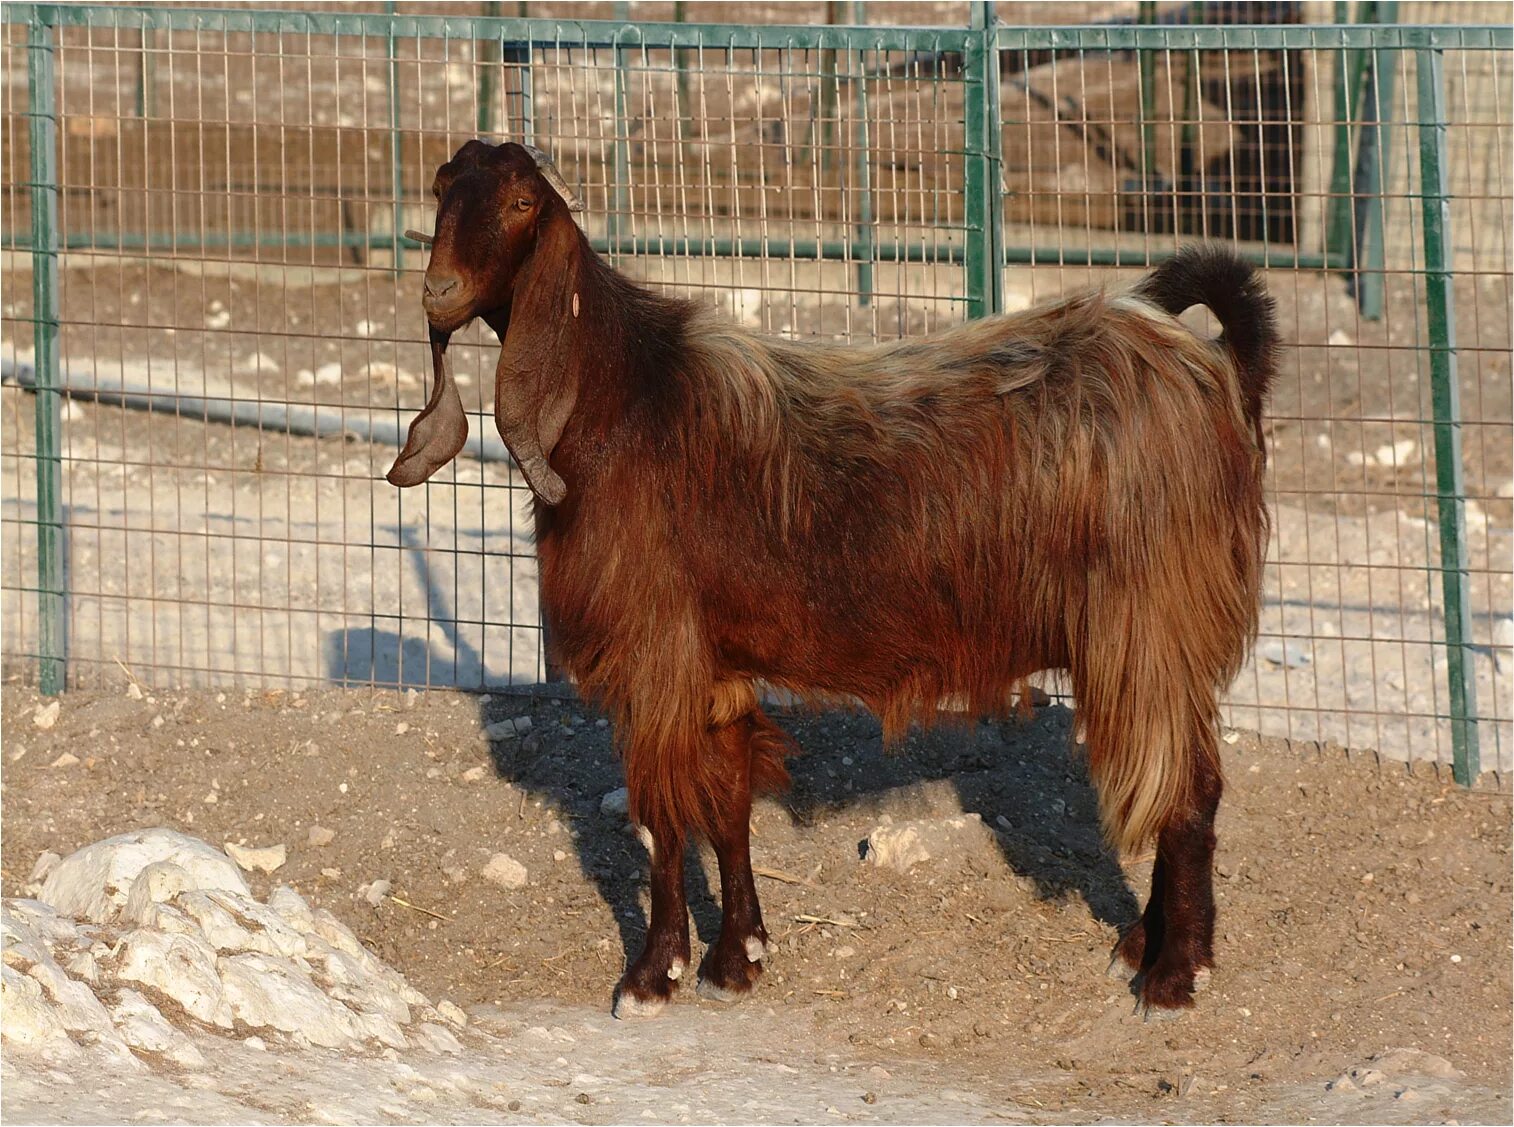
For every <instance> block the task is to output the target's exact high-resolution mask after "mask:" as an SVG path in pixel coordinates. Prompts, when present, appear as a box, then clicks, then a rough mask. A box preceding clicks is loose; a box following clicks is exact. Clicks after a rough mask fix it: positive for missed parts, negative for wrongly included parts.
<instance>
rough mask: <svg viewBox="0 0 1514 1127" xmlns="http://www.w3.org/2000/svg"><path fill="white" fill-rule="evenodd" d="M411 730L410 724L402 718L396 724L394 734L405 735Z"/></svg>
mask: <svg viewBox="0 0 1514 1127" xmlns="http://www.w3.org/2000/svg"><path fill="white" fill-rule="evenodd" d="M409 730H410V725H409V724H406V723H405V722H404V721H403V720H401V721H400V722H399V723H398V724H396V725H395V726H394V734H395V735H396V736H403V735H404V734H405V733H406V732H408V731H409Z"/></svg>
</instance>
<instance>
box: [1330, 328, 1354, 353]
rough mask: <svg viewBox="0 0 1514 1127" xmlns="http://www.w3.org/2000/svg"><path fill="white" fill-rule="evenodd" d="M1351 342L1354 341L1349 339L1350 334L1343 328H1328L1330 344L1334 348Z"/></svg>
mask: <svg viewBox="0 0 1514 1127" xmlns="http://www.w3.org/2000/svg"><path fill="white" fill-rule="evenodd" d="M1353 343H1355V342H1354V341H1353V340H1352V339H1351V334H1350V333H1348V332H1346V330H1345V329H1332V330H1330V344H1331V345H1332V346H1334V347H1335V348H1345V347H1347V346H1348V345H1351V344H1353Z"/></svg>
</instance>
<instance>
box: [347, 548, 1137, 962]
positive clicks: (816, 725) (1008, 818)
mask: <svg viewBox="0 0 1514 1127" xmlns="http://www.w3.org/2000/svg"><path fill="white" fill-rule="evenodd" d="M407 554H408V555H409V556H410V558H411V560H412V561H413V562H414V564H415V566H416V567H417V568H419V569H420V571H421V579H422V583H423V586H424V590H425V591H426V593H427V616H428V618H429V620H430V622H431V623H432V624H433V625H437V626H440V627H441V629H442V630H443V632H444V633H445V634H446V635H447V638H448V641H449V643H450V644H451V647H452V651H453V652H452V654H451V655H449V656H447V657H446V658H445V659H443V658H440V657H437V658H436V659H435V660H428V657H431V656H433V655H429V654H428V653H427V648H426V645H425V643H424V642H421V641H420V640H419V639H414V638H410V639H405V638H402V637H401V636H400V635H398V634H391V633H389V632H387V631H369V630H366V629H364V630H357V631H341V632H337V633H334V634H333V635H331V636H329V637H328V638H327V639H326V646H325V648H326V657H327V669H328V676H329V677H330V678H331V679H332V680H333V681H337V682H344V681H352V680H354V679H356V680H363V681H370V679H371V680H372V681H378V682H381V683H390V684H396V685H400V686H401V687H404V686H406V685H411V684H421V683H422V681H420V680H417V678H426V677H428V676H429V675H430V674H433V673H434V672H435V671H436V670H437V669H446V670H447V671H449V672H452V673H454V674H455V673H457V672H458V671H463V672H465V673H466V674H468V675H469V676H470V677H471V676H472V675H474V674H475V673H476V675H477V676H478V677H479V678H480V679H479V680H473V681H471V684H470V683H469V681H464V680H462V679H461V678H459V679H458V680H457V681H455V682H449V683H451V684H456V685H457V687H459V688H468V687H473V686H476V685H479V684H481V683H483V681H482V679H483V678H484V677H485V676H486V674H485V671H484V667H483V663H482V662H481V661H480V660H479V656H478V655H477V654H476V653H475V652H474V650H473V648H472V647H471V646H470V645H469V644H468V642H467V640H466V639H465V638H464V637H462V636H461V635H460V633H459V632H458V631H457V630H456V628H455V626H454V625H453V622H452V618H451V616H450V612H449V609H448V607H447V606H446V599H445V596H444V594H443V591H442V586H441V584H439V583H437V582H436V581H435V578H434V577H433V576H432V575H431V574H430V567H429V564H428V557H427V555H426V553H425V552H423V551H420V550H414V551H411V552H408V553H407ZM430 684H431V686H432V687H435V684H436V682H435V680H434V679H433V680H431V681H430ZM485 687H487V686H485ZM558 688H559V689H561V690H562V691H560V692H554V691H553V690H552V688H551V687H547V688H546V690H545V691H537V692H533V693H531V694H529V695H526V696H522V695H517V694H516V693H511V692H508V691H496V692H494V693H493V694H492V695H480V696H479V697H478V698H477V700H478V722H479V726H480V728H483V727H485V726H487V725H489V724H492V723H495V722H497V721H500V720H505V719H511V718H514V717H517V716H521V715H524V714H527V713H529V714H531V715H532V716H533V718H534V724H533V726H532V729H531V731H530V733H529V734H527V735H524V736H517V737H516V738H514V739H507V740H499V741H495V742H493V743H492V744H491V745H490V746H491V752H492V756H493V759H494V766H495V769H496V772H497V773H498V775H499V776H500V777H501V778H502V779H505V780H508V781H509V782H510V783H511V784H513V785H514V786H515V787H517V788H519V789H521V790H522V791H524V792H525V793H527V794H529V795H531V796H533V797H535V798H536V799H538V800H539V801H541V802H542V804H543V805H546V806H550V807H551V808H552V809H553V811H554V813H555V815H556V817H557V819H558V820H559V821H560V822H562V823H564V824H565V826H566V827H567V829H568V830H569V835H570V837H571V839H572V841H573V844H574V847H575V849H576V851H577V854H578V857H577V860H578V864H579V867H580V870H581V871H582V873H583V874H584V876H585V878H586V879H588V880H589V881H591V882H592V883H593V884H594V886H595V887H596V889H597V891H598V892H599V895H600V896H601V897H602V899H603V900H604V902H605V903H606V905H608V906H609V908H610V909H611V911H612V912H613V913H614V916H615V921H616V924H617V926H618V927H619V930H620V937H621V942H622V946H623V948H624V951H625V955H626V957H627V959H630V958H634V957H635V956H636V955H637V954H638V953H639V952H640V950H641V947H642V943H643V941H644V939H645V937H646V928H647V920H646V917H645V914H644V912H643V910H642V907H641V895H640V891H641V888H642V887H643V886H644V883H645V875H646V867H647V858H646V853H645V851H644V850H643V848H642V846H641V845H640V843H639V842H638V841H637V840H636V838H635V836H634V833H633V832H630V831H629V828H628V826H627V823H626V820H625V819H624V818H623V817H619V816H606V814H605V813H604V812H602V810H601V802H602V800H603V798H604V796H605V795H606V794H607V793H608V792H610V791H613V790H615V789H616V788H618V787H620V786H622V785H623V781H622V777H621V771H620V765H619V763H618V762H617V761H616V758H615V754H614V750H613V744H612V736H611V732H610V730H609V728H608V727H607V726H601V723H600V720H599V717H598V714H597V712H596V711H595V710H594V709H593V708H592V706H590V705H589V704H587V703H586V702H581V701H578V700H576V699H573V698H572V697H571V696H569V695H568V693H567V691H566V688H565V687H558ZM774 718H775V719H776V720H777V721H778V722H779V723H780V724H781V725H782V726H783V727H784V729H785V730H786V731H788V732H789V733H790V734H791V735H792V736H794V738H795V740H796V742H797V743H798V744H799V746H800V748H801V754H800V755H798V756H797V757H795V758H793V759H791V760H790V761H789V769H790V772H791V774H792V775H793V780H794V786H793V789H792V790H791V791H790V792H789V794H788V795H786V796H784V797H783V799H782V802H783V805H784V806H785V807H786V809H787V810H788V812H789V815H790V816H791V817H792V818H794V819H795V820H796V821H798V822H800V823H806V824H807V823H809V822H812V821H814V820H817V819H819V818H822V817H824V816H825V815H826V814H827V813H828V812H836V813H840V812H843V811H846V810H850V809H855V808H858V807H861V808H864V809H867V808H874V809H876V810H877V811H878V812H879V813H880V815H881V813H883V812H885V811H886V812H889V813H890V814H893V815H895V816H899V817H913V816H917V812H918V815H919V816H926V811H927V810H928V809H931V808H936V809H937V810H938V811H939V798H940V797H941V796H939V795H932V794H930V793H928V792H930V791H932V790H933V789H934V788H932V787H931V784H933V783H936V782H938V781H940V780H949V782H950V786H951V787H952V788H953V789H954V791H955V797H956V801H957V802H958V803H960V806H961V809H962V810H963V811H966V812H968V813H976V814H978V815H979V816H980V817H981V818H982V819H983V822H984V824H985V825H987V826H988V827H990V828H991V829H992V830H993V831H994V833H995V837H996V839H997V842H998V847H999V851H1000V853H1001V854H1002V856H1003V858H1004V860H1005V862H1006V863H1007V864H1008V866H1009V868H1010V869H1011V870H1012V871H1013V872H1015V873H1016V874H1018V875H1020V876H1022V877H1024V878H1027V879H1028V880H1030V881H1031V882H1032V883H1033V884H1034V886H1035V890H1036V893H1037V895H1038V896H1040V897H1041V898H1043V899H1047V900H1056V901H1062V900H1067V899H1070V898H1079V899H1081V900H1082V901H1083V902H1084V903H1085V904H1086V905H1087V907H1088V910H1089V912H1090V913H1091V914H1092V915H1093V916H1094V917H1095V918H1096V919H1098V920H1100V921H1101V922H1103V923H1106V924H1110V925H1114V926H1121V925H1124V924H1126V923H1128V922H1130V921H1131V920H1133V919H1134V918H1135V917H1136V916H1137V914H1138V912H1139V905H1138V902H1137V900H1136V897H1135V895H1134V893H1133V891H1132V890H1131V888H1130V886H1129V884H1128V883H1127V881H1126V880H1125V876H1124V873H1123V871H1122V870H1121V868H1120V866H1119V864H1118V862H1117V861H1116V859H1115V858H1114V856H1113V855H1112V854H1111V853H1110V852H1109V850H1108V849H1107V848H1106V847H1105V846H1104V844H1103V842H1102V839H1101V836H1100V832H1099V825H1098V804H1097V799H1096V796H1095V794H1094V791H1093V789H1092V787H1091V786H1090V785H1089V782H1088V778H1087V772H1086V770H1085V768H1084V766H1083V762H1082V759H1081V758H1080V757H1079V756H1077V755H1075V754H1073V752H1072V740H1071V730H1072V714H1071V712H1069V711H1068V710H1067V709H1065V708H1062V707H1060V706H1046V707H1042V708H1039V709H1037V710H1036V711H1035V713H1034V715H1032V716H1029V717H1026V718H1011V719H1007V720H1002V721H995V722H993V723H983V724H977V725H972V726H960V727H952V726H947V727H943V728H939V729H936V730H935V731H933V732H931V733H927V734H923V735H912V736H911V737H910V739H909V740H908V741H906V744H905V746H904V748H903V749H901V750H900V751H899V752H897V753H893V754H885V753H884V752H883V750H882V742H881V735H880V726H879V724H878V721H877V720H876V719H874V718H873V717H872V716H870V715H869V714H867V713H864V712H835V711H832V712H824V713H816V712H810V711H806V710H793V711H788V712H785V711H781V710H774ZM506 805H507V804H506V803H503V802H502V803H501V810H500V818H501V820H503V819H504V818H505V817H506V816H507V811H506V809H505V807H506ZM937 816H939V813H938V815H937ZM481 831H482V832H484V833H487V828H486V827H481ZM761 851H762V842H761V840H760V839H759V840H758V841H756V842H754V852H755V853H756V854H757V856H758V862H759V863H760V855H761ZM689 860H690V862H691V863H690V864H688V865H687V866H686V868H687V872H688V886H689V887H688V891H689V906H690V910H691V913H692V915H693V919H694V924H695V927H696V929H697V932H698V935H699V937H700V939H701V940H703V941H704V942H705V943H710V942H713V940H714V939H715V937H716V935H717V934H718V932H719V929H720V907H719V903H720V898H719V892H718V889H715V888H712V887H711V885H710V881H709V878H708V876H707V871H706V867H705V865H704V864H702V863H701V862H700V859H699V858H698V857H697V855H692V847H691V856H690V858H689ZM836 860H837V862H838V863H839V862H841V861H842V859H840V858H838V859H836ZM828 867H829V866H828ZM989 879H992V877H991V876H990V878H989Z"/></svg>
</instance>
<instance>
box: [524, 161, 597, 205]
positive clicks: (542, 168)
mask: <svg viewBox="0 0 1514 1127" xmlns="http://www.w3.org/2000/svg"><path fill="white" fill-rule="evenodd" d="M521 148H523V149H525V150H526V152H528V153H530V154H531V159H532V160H534V161H535V162H536V170H537V171H538V172H540V173H541V175H542V179H543V180H545V181H546V182H547V183H548V184H551V185H552V190H553V191H555V192H556V193H557V194H558V195H559V196H561V197H562V199H563V203H565V204H567V205H568V210H569V211H583V210H585V208H584V202H583V200H581V199H579V198H578V194H577V193H576V192H574V191H573V189H572V188H570V187H568V182H567V181H566V180H564V179H563V178H562V173H561V172H559V171H557V165H555V164H553V163H552V158H551V157H549V156H548V155H547V154H546V153H544V152H542V151H541V150H540V149H538V148H537V147H536V146H535V145H522V146H521Z"/></svg>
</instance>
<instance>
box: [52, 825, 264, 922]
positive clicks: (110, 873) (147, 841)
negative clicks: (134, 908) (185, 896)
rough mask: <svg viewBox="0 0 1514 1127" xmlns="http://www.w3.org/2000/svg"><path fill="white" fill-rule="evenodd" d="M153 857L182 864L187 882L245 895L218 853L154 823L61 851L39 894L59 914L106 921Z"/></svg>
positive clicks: (247, 893)
mask: <svg viewBox="0 0 1514 1127" xmlns="http://www.w3.org/2000/svg"><path fill="white" fill-rule="evenodd" d="M154 861H172V862H173V863H174V864H176V865H178V866H180V867H181V868H183V869H184V870H185V871H186V872H187V873H188V874H189V878H190V881H191V884H190V886H189V887H193V888H220V889H225V890H226V891H228V892H236V893H240V894H242V895H244V896H250V895H251V891H250V890H249V889H248V887H247V882H246V881H244V880H243V879H242V874H241V873H240V872H238V871H237V867H236V866H235V865H234V864H232V863H231V861H229V860H228V859H227V858H226V855H225V854H224V853H221V852H219V851H218V850H215V849H212V848H211V847H210V846H208V845H206V844H205V843H204V842H203V841H198V840H196V839H195V838H192V837H189V836H187V835H185V834H181V833H178V832H177V831H175V830H169V829H163V828H154V829H149V830H138V831H136V832H135V833H129V834H121V835H119V836H117V837H111V838H106V839H105V840H104V841H97V842H95V843H94V844H93V845H86V846H85V847H84V848H83V849H80V850H79V851H78V852H76V853H73V854H70V855H69V856H68V857H65V858H64V859H63V860H62V861H60V862H59V863H58V866H57V867H56V868H55V869H54V870H53V871H52V873H50V874H49V875H48V878H47V880H46V882H45V883H44V884H43V885H42V893H41V897H40V898H41V899H42V900H43V901H44V902H45V903H47V904H50V905H52V906H53V908H55V909H56V910H57V911H58V912H60V913H62V914H63V915H68V916H78V917H80V918H81V919H86V920H89V921H91V922H93V923H107V922H109V921H110V920H111V919H113V918H114V917H115V915H116V914H117V912H119V911H120V909H121V908H122V907H123V906H124V905H125V904H126V899H127V895H128V894H129V892H130V890H131V884H132V881H134V880H135V879H136V877H137V874H139V873H140V872H141V871H142V870H143V869H145V868H146V867H147V866H148V865H150V864H152V863H153V862H154Z"/></svg>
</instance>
